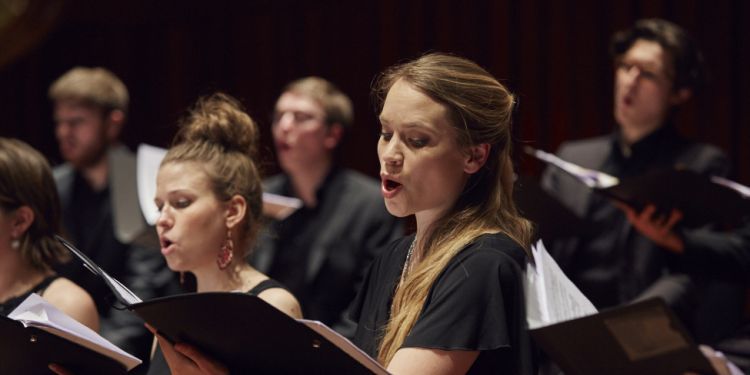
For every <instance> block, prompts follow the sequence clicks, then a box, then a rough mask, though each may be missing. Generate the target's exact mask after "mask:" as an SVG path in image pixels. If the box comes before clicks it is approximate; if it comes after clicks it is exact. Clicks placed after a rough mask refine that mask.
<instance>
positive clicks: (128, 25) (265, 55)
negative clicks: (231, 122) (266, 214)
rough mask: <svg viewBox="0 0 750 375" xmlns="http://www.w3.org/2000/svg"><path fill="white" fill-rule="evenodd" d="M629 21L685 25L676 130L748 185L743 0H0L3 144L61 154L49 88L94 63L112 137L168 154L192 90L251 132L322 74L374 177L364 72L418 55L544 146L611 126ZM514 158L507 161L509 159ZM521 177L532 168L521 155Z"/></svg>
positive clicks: (526, 139)
mask: <svg viewBox="0 0 750 375" xmlns="http://www.w3.org/2000/svg"><path fill="white" fill-rule="evenodd" d="M642 17H662V18H666V19H669V20H671V21H674V22H676V23H678V24H680V25H681V26H683V27H684V28H686V29H687V30H688V31H689V32H690V33H691V34H692V35H693V36H694V38H695V39H696V40H697V42H698V44H699V45H700V46H701V48H702V49H703V52H704V54H705V57H706V60H707V63H708V67H709V70H710V72H711V75H712V80H711V85H710V86H709V87H708V88H707V90H706V91H705V92H703V93H702V94H700V95H698V96H697V97H695V98H694V99H693V100H692V101H691V102H690V103H689V104H688V105H687V106H686V108H684V109H683V110H682V111H681V112H680V113H679V114H678V125H679V127H680V128H681V129H682V131H683V132H684V133H685V134H686V135H688V136H690V137H694V138H697V139H700V140H702V141H704V142H708V143H711V144H714V145H716V146H718V147H720V148H721V149H723V150H724V151H726V152H727V153H728V154H729V155H730V157H731V159H732V164H733V166H734V168H735V169H734V174H733V176H732V177H733V178H734V179H737V180H739V181H740V182H742V183H744V184H750V150H749V149H750V130H748V126H747V123H748V121H749V120H750V105H748V104H750V103H748V99H747V98H748V96H747V94H746V93H745V91H746V90H747V89H748V88H750V77H749V73H748V70H750V68H748V67H750V56H748V54H750V52H749V51H750V40H748V39H749V35H750V22H747V20H748V19H750V2H747V1H743V0H735V1H723V0H713V1H699V0H688V1H684V0H672V1H665V0H642V1H552V0H548V1H545V0H523V1H522V0H498V1H487V0H475V1H471V0H465V1H449V0H415V1H398V0H372V1H353V0H352V1H343V0H317V1H314V0H275V1H271V0H248V1H228V0H212V1H188V0H183V1H174V0H173V1H146V0H133V1H114V2H109V1H84V0H70V1H63V0H0V115H2V120H1V122H0V135H2V136H6V137H17V138H21V139H23V140H25V141H27V142H29V143H30V144H32V145H33V146H35V147H37V148H38V149H40V150H41V151H42V152H43V153H44V154H45V155H47V156H48V157H49V158H50V161H51V162H52V163H53V164H56V163H58V162H59V161H60V156H59V154H58V152H57V146H56V143H55V140H54V137H53V132H52V121H51V117H52V115H51V108H50V103H49V100H48V99H47V96H46V95H47V88H48V86H49V84H50V83H51V82H52V81H54V80H55V79H56V78H57V77H58V76H59V75H61V74H63V73H64V72H65V71H67V70H68V69H70V68H72V67H74V66H77V65H84V66H104V67H106V68H108V69H110V70H112V71H113V72H114V73H115V74H117V75H118V76H119V77H121V78H122V79H123V81H124V82H125V84H126V85H127V86H128V88H129V90H130V95H131V106H130V116H129V121H128V124H127V126H126V128H125V131H124V134H123V140H124V141H125V143H127V144H128V145H129V146H130V147H131V148H135V147H136V146H137V144H138V143H140V142H145V143H150V144H154V145H157V146H162V147H166V146H168V145H169V142H170V140H171V137H172V135H173V134H174V132H175V129H176V125H175V124H176V122H177V120H178V119H179V118H180V117H181V116H182V115H184V113H185V110H186V108H187V107H188V106H189V105H190V104H191V103H193V102H194V101H195V99H196V98H197V97H199V96H201V95H206V94H210V93H212V92H214V91H216V90H221V91H225V92H227V93H229V94H231V95H234V96H236V97H238V98H240V99H241V100H242V102H243V103H244V104H245V105H246V106H247V108H248V109H249V111H250V113H251V115H253V117H254V118H256V119H257V120H258V121H259V122H260V124H261V129H262V131H263V139H262V140H263V147H264V148H265V150H266V151H267V152H265V153H264V155H265V159H266V161H267V162H268V165H267V168H266V171H267V172H268V173H272V172H275V171H276V169H275V166H274V165H273V160H274V159H273V156H272V144H271V142H270V135H269V127H270V125H269V115H270V113H271V110H272V108H273V104H274V101H275V99H276V97H277V96H278V94H279V90H280V89H281V87H283V85H284V84H286V83H287V82H289V81H291V80H293V79H296V78H299V77H302V76H306V75H319V76H322V77H325V78H328V79H330V80H332V81H333V82H334V83H336V84H337V85H339V86H340V87H341V88H342V89H343V91H345V92H347V93H348V94H350V96H351V97H352V99H353V101H354V103H355V117H356V120H355V123H356V124H355V128H354V129H353V131H352V133H351V134H350V136H349V139H348V143H346V144H345V146H344V149H343V159H344V164H345V165H347V166H350V167H353V168H356V169H359V170H361V171H364V172H366V173H368V174H371V175H375V174H376V173H377V156H376V153H375V142H376V137H377V135H378V130H379V129H378V125H377V122H376V121H375V119H376V117H375V115H374V113H373V110H372V105H371V103H370V99H369V86H370V83H371V81H372V78H373V77H374V76H375V74H376V73H377V72H379V71H381V70H383V69H384V68H385V67H387V66H389V65H391V64H393V63H396V62H398V61H401V60H404V59H410V58H414V57H417V56H419V55H420V54H422V53H424V52H426V51H444V52H452V53H455V54H458V55H462V56H465V57H467V58H469V59H472V60H474V61H476V62H478V63H479V64H480V65H482V66H484V67H485V68H487V69H488V70H489V71H490V72H491V73H492V74H494V75H495V76H496V77H498V78H499V79H500V80H501V81H502V82H504V83H506V84H507V85H508V86H509V87H510V88H511V89H512V91H514V92H515V93H516V94H517V95H518V97H519V99H520V106H519V109H518V113H517V114H516V118H515V130H514V131H515V134H516V139H517V140H518V141H520V142H523V143H525V144H530V145H533V146H535V147H538V148H541V149H545V150H549V151H553V150H555V149H556V148H557V146H558V145H559V144H560V142H562V141H563V140H566V139H577V138H583V137H589V136H594V135H599V134H603V133H606V132H608V131H610V130H611V129H612V127H613V120H612V63H611V61H610V59H609V55H608V41H609V37H610V35H611V34H612V33H613V32H615V31H617V30H620V29H623V28H626V27H629V26H630V25H632V23H633V22H634V21H635V20H636V19H638V18H642ZM519 156H520V155H519ZM518 160H519V168H520V170H521V172H522V173H523V174H535V173H538V172H539V171H540V166H539V165H538V164H536V163H535V162H533V161H531V160H529V159H528V157H525V158H524V157H519V159H518Z"/></svg>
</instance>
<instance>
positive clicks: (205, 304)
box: [58, 237, 387, 374]
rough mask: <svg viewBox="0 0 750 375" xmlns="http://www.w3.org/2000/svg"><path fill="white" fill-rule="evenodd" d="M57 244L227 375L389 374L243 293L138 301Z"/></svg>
mask: <svg viewBox="0 0 750 375" xmlns="http://www.w3.org/2000/svg"><path fill="white" fill-rule="evenodd" d="M58 240H59V241H60V242H61V243H62V244H63V245H64V246H65V247H66V248H68V250H70V251H71V252H72V253H73V254H75V255H76V256H77V257H78V258H79V259H80V260H81V261H82V262H84V264H86V267H87V268H89V270H91V272H93V273H95V274H97V275H99V276H101V277H102V278H103V279H104V281H105V282H106V284H107V285H108V286H109V287H110V288H111V289H112V292H113V293H114V294H115V296H116V298H117V299H118V300H119V301H120V302H121V303H123V304H124V305H125V306H127V308H128V309H129V310H131V311H133V312H134V313H136V314H137V315H139V316H140V317H141V318H143V320H144V321H146V322H148V323H149V324H150V325H151V326H153V327H154V328H156V329H157V331H158V332H159V333H160V334H162V335H163V336H164V337H165V338H167V339H168V340H170V341H172V342H184V343H188V344H191V345H193V346H196V347H197V348H198V349H200V350H201V351H202V352H203V353H204V354H206V355H208V356H209V357H211V358H213V359H215V360H217V361H219V362H220V363H222V364H223V365H225V366H226V367H227V368H228V369H229V370H230V372H231V373H237V374H244V373H259V374H337V373H338V374H373V373H376V374H387V372H386V371H385V370H384V369H383V368H382V367H380V366H379V365H378V364H377V362H376V361H375V360H374V359H372V358H370V357H368V356H367V355H366V354H364V353H363V352H361V351H360V350H359V349H357V348H356V347H355V346H354V344H352V343H351V342H349V341H348V340H346V339H344V338H343V337H341V336H339V335H338V334H336V333H335V332H333V330H331V329H330V328H328V327H325V326H324V325H323V324H322V323H319V322H312V321H309V322H305V321H298V320H295V319H293V318H291V317H289V316H288V315H286V314H284V313H283V312H281V311H279V310H278V309H276V308H275V307H273V306H271V305H269V304H268V303H266V302H265V301H263V300H262V299H260V298H258V297H256V296H251V295H249V294H246V293H232V292H212V293H189V294H180V295H175V296H169V297H161V298H155V299H152V300H149V301H141V300H140V299H139V298H138V297H137V296H135V295H134V294H133V293H132V292H131V291H129V290H128V289H127V288H125V287H124V286H122V284H120V283H119V282H118V281H117V280H115V279H114V278H112V277H111V276H109V275H107V273H106V272H104V271H103V270H102V269H101V268H99V266H98V265H96V264H95V263H94V262H92V261H91V260H90V259H88V257H86V256H85V255H84V254H83V253H81V252H80V250H78V249H76V248H75V247H74V246H73V245H71V244H70V243H68V242H67V241H65V240H64V239H62V238H60V237H58ZM312 327H315V328H312Z"/></svg>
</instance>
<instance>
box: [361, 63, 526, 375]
mask: <svg viewBox="0 0 750 375" xmlns="http://www.w3.org/2000/svg"><path fill="white" fill-rule="evenodd" d="M373 94H374V98H375V100H376V102H377V105H378V110H379V119H380V123H381V127H382V133H381V137H380V140H379V141H378V147H377V149H378V156H379V159H380V175H381V180H382V186H381V188H382V195H383V197H384V198H385V203H386V206H387V208H388V211H389V212H390V213H391V214H393V215H395V216H399V217H404V216H407V215H415V218H416V225H417V230H416V233H415V234H414V235H412V236H409V237H406V238H404V239H402V240H400V241H397V242H395V243H394V244H392V245H391V248H390V249H389V250H388V251H386V252H385V253H384V254H383V255H382V256H381V257H379V258H378V259H376V260H375V261H374V262H373V264H372V266H371V268H370V271H369V273H368V274H367V276H366V278H365V282H364V284H363V287H362V289H361V290H360V294H359V296H358V297H357V300H355V303H354V305H353V310H352V317H353V318H354V319H355V320H357V321H358V322H359V325H358V329H357V333H356V335H355V339H354V342H355V343H356V344H357V345H359V346H360V347H361V348H362V349H363V350H365V351H366V352H367V353H368V354H370V355H372V356H374V357H376V358H378V360H379V361H380V362H381V363H382V364H383V365H384V366H386V367H387V369H388V370H389V371H391V372H393V373H396V374H401V373H409V374H410V373H415V374H416V373H420V374H422V373H430V374H459V373H493V374H495V373H508V374H527V373H531V372H532V370H533V368H532V367H533V366H532V363H531V344H530V342H529V338H528V335H527V333H526V330H525V325H524V324H525V313H524V299H523V290H522V277H523V269H524V264H525V263H524V262H525V259H526V254H527V249H528V248H529V242H530V237H531V225H530V223H529V222H528V221H526V220H525V219H523V218H522V217H520V216H519V214H518V212H517V211H516V208H515V206H514V204H513V200H512V186H513V168H512V163H511V157H510V152H511V131H510V123H511V113H512V110H513V107H514V105H515V102H514V97H513V95H512V94H511V93H510V92H509V91H508V90H507V89H506V88H505V87H504V86H503V85H502V84H500V83H499V82H498V81H497V80H496V79H495V78H494V77H492V76H491V75H490V74H489V73H488V72H487V71H485V70H484V69H482V68H481V67H479V66H478V65H476V64H475V63H473V62H471V61H469V60H466V59H463V58H459V57H455V56H451V55H446V54H440V53H432V54H428V55H425V56H422V57H421V58H419V59H416V60H414V61H410V62H407V63H405V64H401V65H397V66H395V67H392V68H390V69H388V70H387V71H385V72H384V73H383V74H382V75H380V76H379V77H378V79H377V81H376V82H375V85H374V87H373Z"/></svg>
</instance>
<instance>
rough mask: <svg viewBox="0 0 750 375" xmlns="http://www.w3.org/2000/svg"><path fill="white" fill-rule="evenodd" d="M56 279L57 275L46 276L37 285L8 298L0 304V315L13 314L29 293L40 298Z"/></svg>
mask: <svg viewBox="0 0 750 375" xmlns="http://www.w3.org/2000/svg"><path fill="white" fill-rule="evenodd" d="M58 277H59V276H57V275H52V276H47V277H45V278H44V280H42V281H40V282H39V284H36V285H34V286H33V287H32V288H31V289H29V290H27V291H26V292H25V293H23V294H21V295H19V296H15V297H12V298H9V299H8V300H7V301H4V302H0V315H2V316H8V314H10V313H11V312H13V310H15V308H16V307H18V305H20V304H21V303H22V302H23V301H24V300H25V299H26V298H27V297H28V296H30V295H31V293H36V294H38V295H40V296H41V295H42V294H44V291H45V290H46V289H47V287H48V286H49V285H50V284H52V282H53V281H55V280H57V278H58Z"/></svg>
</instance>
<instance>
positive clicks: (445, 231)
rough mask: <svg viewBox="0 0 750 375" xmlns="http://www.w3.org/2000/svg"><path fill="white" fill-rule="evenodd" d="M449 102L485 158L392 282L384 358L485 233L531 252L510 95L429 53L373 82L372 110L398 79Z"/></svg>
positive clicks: (460, 140)
mask: <svg viewBox="0 0 750 375" xmlns="http://www.w3.org/2000/svg"><path fill="white" fill-rule="evenodd" d="M399 80H401V81H403V82H406V83H408V84H409V85H411V86H412V87H413V88H414V89H416V90H418V91H420V92H421V93H423V94H425V95H427V96H429V97H430V98H432V99H433V100H435V101H437V102H438V103H441V104H442V105H444V106H445V107H446V108H447V109H448V113H449V116H450V118H449V120H450V121H449V122H450V123H451V125H452V126H453V127H454V130H455V131H454V134H455V135H456V137H457V139H456V140H457V144H458V145H459V147H462V148H463V147H466V148H468V147H470V146H473V145H479V144H484V143H486V144H489V145H490V151H489V157H488V159H487V161H486V163H485V165H484V166H483V167H482V168H481V169H480V170H479V171H478V172H477V173H475V174H473V175H471V176H470V178H469V179H468V181H467V183H466V185H465V186H464V189H463V191H462V193H461V195H460V196H459V198H458V200H457V201H456V203H455V205H454V206H453V207H452V208H451V209H450V210H449V212H448V213H447V214H446V215H445V216H443V217H442V218H440V219H439V220H437V221H436V222H435V223H433V224H432V226H431V227H430V228H428V231H427V233H428V236H427V238H426V239H425V241H424V244H423V250H424V252H423V254H424V255H423V256H424V258H423V260H422V261H421V262H420V263H419V264H418V265H417V266H416V267H415V268H414V269H413V270H411V271H410V272H409V273H408V274H407V275H406V277H405V279H404V280H403V282H402V283H401V284H400V285H399V286H398V287H397V289H396V292H395V295H394V297H393V304H392V305H391V317H390V320H389V321H388V323H387V325H386V327H385V330H384V332H383V337H382V340H381V342H380V346H379V350H378V360H379V361H380V362H381V363H382V364H384V365H387V364H388V363H389V362H390V361H391V360H392V359H393V356H394V355H395V353H396V351H397V350H398V349H399V348H400V347H401V345H402V344H403V342H404V340H405V339H406V337H407V335H408V334H409V332H410V331H411V329H412V327H413V326H414V324H415V323H416V321H417V319H418V317H419V314H420V313H421V311H422V307H423V305H424V302H425V300H426V298H427V294H428V293H429V290H430V288H431V287H432V284H433V283H434V282H435V280H436V279H437V278H438V276H439V275H440V273H441V272H442V271H443V270H444V269H445V267H446V266H447V264H448V262H450V260H451V259H453V257H454V256H455V255H456V254H458V253H459V252H460V251H461V250H462V249H463V248H465V247H466V245H468V244H470V243H471V242H472V241H474V240H475V239H476V238H477V237H478V236H480V235H482V234H485V233H498V232H501V233H504V234H506V235H508V236H509V237H510V238H511V239H513V240H515V241H516V242H517V243H519V244H520V245H521V246H522V247H523V248H524V249H526V250H527V251H528V248H529V246H530V242H531V236H532V225H531V223H530V222H529V221H527V220H526V219H524V218H522V217H521V216H520V215H519V213H518V211H517V210H516V207H515V204H514V203H513V165H512V160H511V143H512V139H511V117H512V112H513V108H514V106H515V99H514V97H513V94H511V93H510V91H508V89H507V88H505V86H503V85H502V84H501V83H500V82H498V81H497V79H495V78H494V77H493V76H492V75H490V74H489V73H488V72H487V71H486V70H484V69H482V68H481V67H480V66H478V65H477V64H475V63H474V62H472V61H469V60H467V59H464V58H460V57H456V56H452V55H447V54H442V53H431V54H427V55H424V56H422V57H420V58H418V59H416V60H413V61H410V62H407V63H404V64H401V65H396V66H394V67H391V68H389V69H387V70H386V71H385V72H383V73H382V74H381V75H379V76H378V77H377V79H376V81H375V82H374V84H373V90H372V93H373V99H374V102H375V105H376V112H377V113H380V112H381V111H382V109H383V103H384V101H385V97H386V95H387V94H388V91H389V90H390V88H391V87H392V86H393V85H394V84H395V83H396V81H399Z"/></svg>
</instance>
